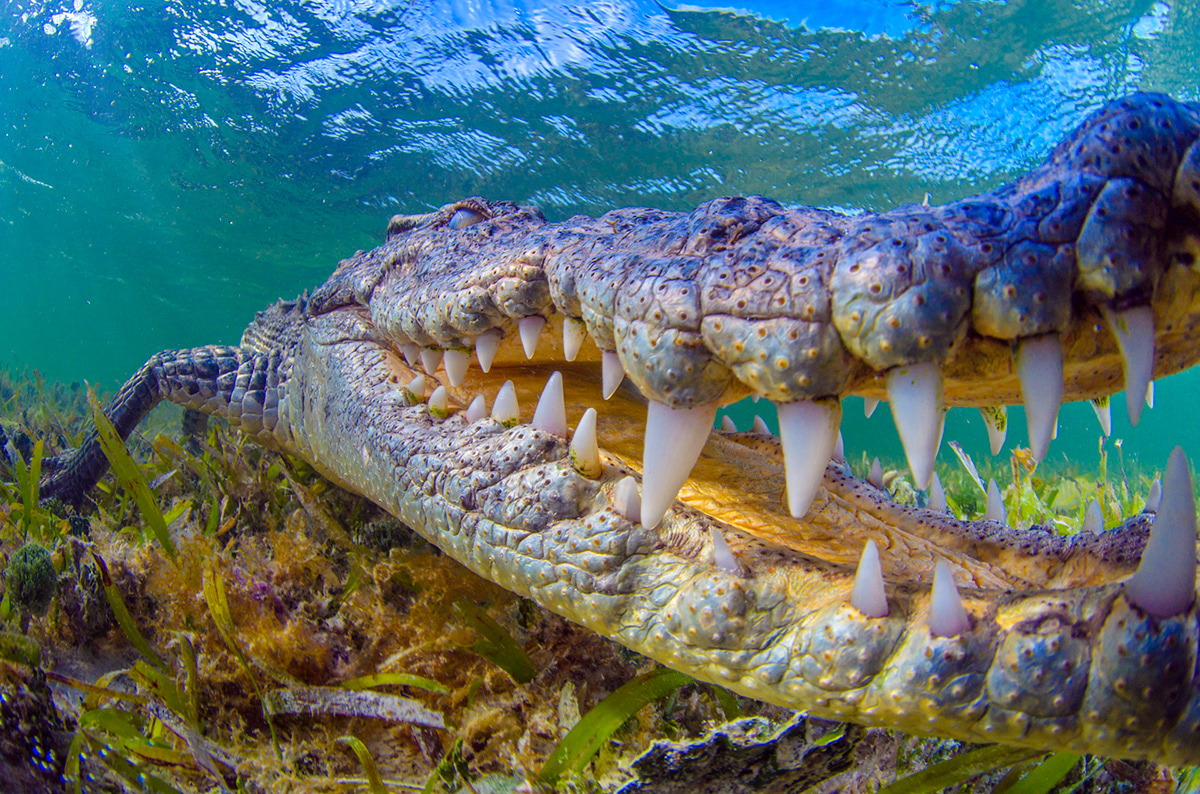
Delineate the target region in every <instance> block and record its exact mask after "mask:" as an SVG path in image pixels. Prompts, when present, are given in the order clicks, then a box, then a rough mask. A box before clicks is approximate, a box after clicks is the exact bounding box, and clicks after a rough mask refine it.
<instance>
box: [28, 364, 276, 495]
mask: <svg viewBox="0 0 1200 794" xmlns="http://www.w3.org/2000/svg"><path fill="white" fill-rule="evenodd" d="M282 360H283V359H282V357H281V356H280V355H279V354H278V353H274V354H272V353H260V352H256V351H254V350H250V349H247V348H239V347H227V346H217V345H213V346H208V347H196V348H192V349H190V350H164V351H162V352H161V353H156V354H155V355H154V356H152V357H151V358H150V359H149V360H148V361H147V362H146V363H145V364H144V365H142V368H141V369H139V370H138V371H137V373H136V374H135V375H134V376H133V377H131V378H130V379H129V380H128V381H126V382H125V385H124V386H122V387H121V390H120V391H119V392H117V395H116V397H114V398H113V400H112V402H110V403H109V404H108V406H106V407H105V409H104V415H105V416H106V417H108V420H109V421H110V422H112V424H113V427H114V428H115V429H116V431H117V433H118V434H119V435H120V436H121V439H122V440H124V439H127V438H129V434H130V433H132V432H133V431H134V428H136V427H137V426H138V424H139V423H140V422H141V421H142V420H143V419H144V418H145V417H146V415H147V414H148V413H150V411H151V409H153V408H154V406H156V405H158V403H160V402H161V401H163V400H169V401H171V402H174V403H177V404H179V405H181V406H183V407H185V408H189V409H192V410H195V411H200V412H203V413H205V414H209V415H213V416H219V417H222V418H224V419H228V420H229V421H230V423H231V424H233V425H234V426H237V427H241V428H242V429H243V430H244V431H246V432H247V433H249V434H251V436H252V437H254V438H255V440H257V441H258V442H259V443H264V444H271V443H272V441H273V440H274V439H273V438H272V430H273V429H274V427H275V425H276V417H277V410H276V405H277V402H278V384H279V379H280V365H281V362H282ZM46 463H47V470H48V471H51V472H53V473H52V474H51V475H50V476H49V477H47V478H46V480H45V481H44V482H43V483H42V485H41V490H40V493H41V495H42V498H44V499H53V498H57V499H61V500H62V501H63V502H66V503H68V504H79V503H80V502H81V501H82V500H83V498H84V497H85V496H86V494H87V492H88V490H90V489H91V488H92V486H94V485H95V484H96V483H97V482H98V481H99V479H100V477H102V476H103V475H104V472H106V471H108V458H106V457H105V456H104V452H103V450H101V448H100V441H99V437H98V435H97V433H96V430H95V429H94V428H93V429H92V430H91V431H90V432H89V433H88V434H87V436H86V437H85V438H84V440H83V443H82V444H80V446H79V448H78V449H75V450H73V451H72V452H71V453H69V454H66V455H63V456H60V457H59V458H57V459H48V460H47V461H46Z"/></svg>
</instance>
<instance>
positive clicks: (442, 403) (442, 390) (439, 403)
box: [429, 385, 450, 419]
mask: <svg viewBox="0 0 1200 794" xmlns="http://www.w3.org/2000/svg"><path fill="white" fill-rule="evenodd" d="M429 413H431V414H433V415H434V416H436V417H437V418H438V419H445V418H446V417H447V416H448V415H449V413H450V395H449V394H447V393H446V387H445V386H441V385H439V386H438V387H437V388H436V389H434V390H433V394H431V395H429Z"/></svg>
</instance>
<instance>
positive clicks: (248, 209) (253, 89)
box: [0, 0, 1200, 466]
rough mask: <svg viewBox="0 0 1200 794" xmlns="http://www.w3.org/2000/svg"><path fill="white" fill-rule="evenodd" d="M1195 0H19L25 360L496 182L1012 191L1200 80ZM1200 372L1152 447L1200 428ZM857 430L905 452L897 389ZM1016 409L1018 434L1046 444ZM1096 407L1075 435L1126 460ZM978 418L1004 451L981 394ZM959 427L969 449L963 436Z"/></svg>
mask: <svg viewBox="0 0 1200 794" xmlns="http://www.w3.org/2000/svg"><path fill="white" fill-rule="evenodd" d="M1197 63H1200V21H1198V19H1197V14H1196V12H1194V11H1193V10H1191V8H1190V6H1189V5H1187V4H1184V3H1176V4H1168V3H1162V2H1136V3H1103V2H1076V3H1067V2H1049V3H1045V2H1029V3H1019V2H1018V3H1008V4H1004V3H996V2H968V1H966V0H964V1H963V2H933V3H907V2H906V3H901V2H875V1H873V0H822V2H812V3H793V2H765V1H764V2H759V3H753V2H749V3H731V4H730V5H729V6H721V7H716V6H714V7H712V8H706V7H704V5H703V4H698V3H686V4H684V3H674V2H672V3H668V4H667V5H666V6H664V5H660V4H657V3H652V2H639V1H637V0H634V1H633V2H605V3H592V4H588V5H586V6H577V5H575V4H566V3H561V4H558V3H552V2H544V3H539V2H497V3H487V2H458V3H453V2H452V3H415V4H410V3H388V2H369V1H368V0H362V1H361V2H355V1H354V0H321V1H319V2H271V3H258V2H249V1H248V0H228V1H227V2H222V3H219V4H213V3H200V2H195V1H194V0H184V1H181V2H152V3H145V4H141V5H128V4H125V3H117V2H108V1H107V0H105V1H103V2H97V1H95V0H66V1H65V2H63V1H62V0H53V1H52V2H8V3H6V4H3V6H0V289H2V291H0V295H2V297H3V299H4V300H3V314H2V315H0V362H3V363H4V364H5V365H7V366H16V367H38V368H40V370H41V371H42V372H43V373H44V374H45V375H46V376H47V377H48V378H52V379H59V380H76V379H84V378H86V379H88V380H90V381H92V382H95V383H99V384H101V385H102V386H106V387H112V386H115V385H116V384H118V383H119V382H120V381H122V380H123V379H124V378H125V377H126V376H127V375H128V374H130V373H132V372H133V371H134V370H135V369H136V368H137V367H138V366H139V365H140V364H141V363H142V362H143V361H144V360H145V359H146V357H147V356H149V355H150V354H151V353H153V352H155V351H157V350H159V349H162V348H175V347H186V346H192V345H199V344H206V343H212V342H225V343H230V342H235V341H236V340H237V339H238V337H239V335H240V332H241V329H242V328H243V327H244V325H245V323H246V322H247V320H248V319H249V318H250V317H251V316H252V315H253V312H254V311H255V310H256V309H259V308H261V307H263V306H264V305H266V304H267V303H269V302H270V301H272V300H274V299H276V298H277V297H280V296H289V297H290V296H292V295H294V294H296V293H297V292H299V291H300V290H302V289H304V288H306V287H311V286H313V285H315V284H317V283H319V282H320V281H322V280H323V279H324V278H325V276H326V275H327V274H328V273H329V271H330V270H331V269H332V268H333V266H334V265H335V264H336V263H337V261H338V259H339V258H341V257H343V256H346V255H348V254H350V253H352V252H353V251H354V250H356V249H359V248H366V247H370V246H372V245H374V244H377V243H378V242H379V241H380V239H381V238H382V234H383V229H384V226H385V224H386V220H387V218H388V217H389V216H390V215H391V214H392V213H394V212H399V211H403V212H419V211H423V210H425V209H428V208H432V207H436V206H439V205H441V204H444V203H446V202H448V201H452V200H454V199H456V198H460V197H462V196H468V195H486V196H489V197H494V198H508V199H513V200H516V201H519V202H522V203H532V204H536V205H538V206H540V207H541V208H542V209H543V211H544V212H545V213H546V215H547V216H549V217H550V218H552V219H559V218H565V217H567V216H570V215H572V214H576V213H591V214H596V213H600V212H603V211H605V210H607V209H610V208H612V207H614V206H618V205H633V204H642V205H654V206H659V207H666V208H672V209H684V208H689V207H692V206H694V205H695V204H697V203H699V202H701V201H704V200H707V199H710V198H713V197H715V196H719V195H726V194H737V193H766V194H769V195H772V196H774V197H775V198H777V199H780V200H782V201H784V202H798V203H806V204H816V205H822V206H833V207H842V208H868V207H869V208H881V209H886V208H888V207H892V206H895V205H896V204H900V203H906V202H919V201H921V200H922V199H923V198H924V197H925V196H926V194H928V195H929V197H930V200H931V201H934V202H939V201H943V200H947V199H951V198H955V197H958V196H960V195H963V194H967V193H972V192H976V191H979V190H983V189H987V188H991V187H993V186H995V185H997V184H1000V183H1002V182H1004V181H1006V180H1007V179H1010V178H1012V177H1013V176H1014V175H1016V174H1017V173H1018V172H1020V171H1022V170H1024V169H1027V168H1029V167H1031V166H1032V165H1034V164H1036V162H1037V161H1038V160H1039V159H1041V158H1042V157H1043V156H1044V155H1045V154H1046V152H1047V151H1048V149H1049V148H1050V147H1051V146H1052V145H1053V143H1054V142H1055V141H1056V140H1057V139H1058V138H1059V137H1060V136H1061V135H1063V134H1064V133H1065V132H1067V131H1068V130H1069V129H1070V128H1071V127H1072V126H1073V125H1074V124H1075V123H1077V122H1078V121H1079V120H1080V119H1081V118H1082V117H1083V116H1085V115H1086V114H1087V113H1088V112H1089V111H1090V110H1092V109H1094V108H1095V107H1097V106H1098V105H1100V104H1101V103H1103V102H1105V101H1106V100H1109V99H1111V98H1114V97H1117V96H1120V95H1122V94H1125V93H1128V92H1130V91H1135V90H1156V91H1165V92H1167V93H1169V94H1171V95H1173V96H1175V97H1177V98H1181V99H1189V100H1195V99H1197V87H1198V85H1200V83H1198V81H1197V69H1196V66H1195V65H1196V64H1197ZM1196 385H1197V383H1196V377H1195V376H1190V375H1183V376H1177V377H1174V378H1170V379H1167V380H1165V381H1163V382H1161V383H1159V384H1158V387H1157V399H1158V406H1159V407H1158V408H1156V409H1155V410H1153V411H1151V412H1149V414H1148V415H1146V416H1145V418H1144V419H1143V421H1142V426H1140V427H1139V428H1138V429H1137V430H1136V432H1131V431H1130V429H1129V428H1128V426H1127V423H1126V422H1125V421H1124V420H1123V419H1122V417H1123V414H1124V406H1123V402H1122V401H1121V400H1120V399H1117V400H1116V401H1115V402H1114V410H1113V413H1114V417H1115V418H1116V422H1115V425H1116V435H1118V436H1126V437H1128V441H1127V443H1126V445H1125V448H1124V452H1125V454H1126V456H1127V457H1131V456H1135V455H1137V454H1138V451H1139V450H1141V451H1143V452H1144V453H1145V454H1146V455H1147V456H1148V459H1147V462H1148V463H1149V464H1151V465H1155V466H1161V462H1160V459H1162V460H1165V457H1166V449H1167V447H1168V445H1169V444H1174V443H1178V442H1180V441H1183V442H1184V443H1187V442H1188V441H1189V440H1190V441H1192V442H1193V444H1192V446H1193V447H1195V449H1193V450H1192V451H1193V452H1194V453H1197V452H1200V443H1195V442H1200V426H1198V425H1197V421H1196V420H1195V418H1194V416H1195V414H1196V413H1197V412H1196V411H1194V410H1192V409H1191V407H1190V406H1191V405H1193V404H1194V398H1192V397H1191V394H1192V392H1193V391H1194V390H1195V387H1196ZM857 413H858V403H857V401H855V404H854V405H853V406H850V407H849V408H848V410H847V416H848V420H847V428H846V435H847V444H848V446H849V447H850V449H851V451H852V453H853V451H854V450H856V449H860V448H863V447H867V446H870V447H871V448H872V449H883V450H885V451H891V452H892V453H893V454H898V450H899V447H898V445H897V444H896V443H895V442H894V440H893V439H894V431H892V430H891V428H890V422H891V420H890V418H888V417H887V416H886V411H881V412H880V413H878V414H877V415H876V417H875V418H874V419H873V420H871V421H870V422H869V423H868V422H864V421H857V420H853V421H852V420H851V419H849V417H852V416H855V415H856V414H857ZM1023 424H1024V423H1023V419H1022V418H1021V417H1020V415H1019V414H1018V413H1014V415H1013V416H1012V425H1013V427H1012V431H1011V432H1010V443H1011V442H1012V441H1023V437H1024V432H1023V429H1022V428H1023ZM1097 428H1098V425H1097V423H1096V421H1095V418H1094V416H1093V414H1092V411H1091V409H1090V407H1088V406H1086V405H1083V406H1068V407H1067V408H1065V409H1064V412H1063V417H1062V425H1061V435H1060V439H1059V441H1058V442H1056V444H1055V445H1054V447H1053V448H1052V455H1054V456H1057V457H1058V458H1059V459H1060V460H1061V459H1062V458H1063V457H1064V456H1069V457H1071V458H1072V459H1079V460H1084V461H1086V460H1094V458H1095V454H1096V453H1095V449H1096V442H1097V439H1098V430H1097ZM947 437H948V438H955V437H958V438H960V439H962V440H964V441H968V442H971V444H972V445H973V448H975V449H977V450H979V449H982V445H983V439H984V431H983V429H982V426H981V424H980V421H979V418H978V414H977V413H976V412H973V411H972V412H967V411H956V412H953V413H952V416H951V420H950V424H949V426H948V429H947ZM943 454H948V453H946V452H945V451H944V453H943Z"/></svg>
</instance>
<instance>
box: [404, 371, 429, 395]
mask: <svg viewBox="0 0 1200 794" xmlns="http://www.w3.org/2000/svg"><path fill="white" fill-rule="evenodd" d="M404 388H405V390H406V391H407V392H408V393H409V394H411V395H412V396H413V398H414V399H416V400H417V402H424V401H425V376H424V375H418V376H417V377H415V378H413V379H412V380H410V381H409V382H408V385H407V386H405V387H404Z"/></svg>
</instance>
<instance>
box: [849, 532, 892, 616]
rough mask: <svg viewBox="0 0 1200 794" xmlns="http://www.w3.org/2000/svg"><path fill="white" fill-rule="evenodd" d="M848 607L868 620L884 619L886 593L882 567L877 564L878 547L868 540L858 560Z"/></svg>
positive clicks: (886, 614) (886, 610)
mask: <svg viewBox="0 0 1200 794" xmlns="http://www.w3.org/2000/svg"><path fill="white" fill-rule="evenodd" d="M850 606H852V607H854V608H855V609H857V610H858V611H859V612H861V613H863V614H864V615H866V616H867V617H869V618H886V617H887V616H888V612H890V611H891V610H890V609H889V607H888V602H887V592H886V591H885V590H884V587H883V566H882V565H881V564H880V562H879V547H878V546H876V545H875V541H873V540H868V541H867V545H865V546H863V550H862V557H860V558H859V560H858V572H857V573H855V574H854V589H853V590H851V591H850Z"/></svg>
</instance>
